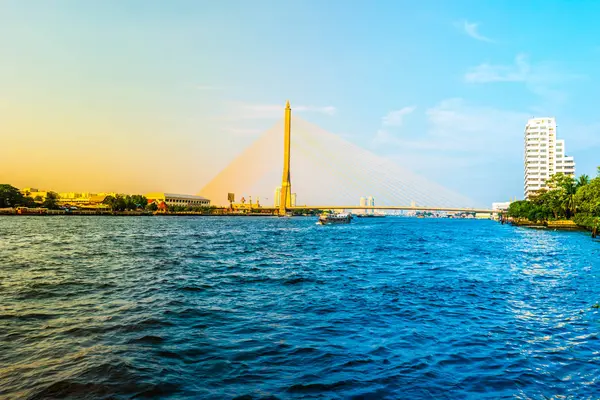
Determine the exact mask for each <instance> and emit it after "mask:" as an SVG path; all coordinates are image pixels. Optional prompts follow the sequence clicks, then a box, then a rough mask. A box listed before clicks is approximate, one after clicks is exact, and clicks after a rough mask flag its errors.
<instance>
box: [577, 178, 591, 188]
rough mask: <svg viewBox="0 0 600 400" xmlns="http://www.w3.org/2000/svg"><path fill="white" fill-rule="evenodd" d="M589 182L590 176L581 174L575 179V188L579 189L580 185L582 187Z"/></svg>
mask: <svg viewBox="0 0 600 400" xmlns="http://www.w3.org/2000/svg"><path fill="white" fill-rule="evenodd" d="M589 184H590V177H589V176H588V175H585V174H583V175H581V176H580V177H579V179H577V189H579V188H580V187H583V186H585V185H589Z"/></svg>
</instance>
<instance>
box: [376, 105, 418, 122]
mask: <svg viewBox="0 0 600 400" xmlns="http://www.w3.org/2000/svg"><path fill="white" fill-rule="evenodd" d="M415 109H416V107H414V106H411V107H404V108H401V109H400V110H396V111H390V112H389V113H387V115H386V116H385V117H383V119H382V121H381V124H382V125H383V126H401V125H402V121H403V119H404V116H406V115H408V114H410V113H412V112H413V111H415Z"/></svg>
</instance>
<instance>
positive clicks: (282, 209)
mask: <svg viewBox="0 0 600 400" xmlns="http://www.w3.org/2000/svg"><path fill="white" fill-rule="evenodd" d="M291 136H292V109H291V108H290V102H289V101H288V102H287V103H286V105H285V122H284V127H283V176H282V178H281V194H280V196H281V197H280V200H279V215H285V213H286V211H287V209H288V208H289V207H291V206H292V182H291V179H290V141H291Z"/></svg>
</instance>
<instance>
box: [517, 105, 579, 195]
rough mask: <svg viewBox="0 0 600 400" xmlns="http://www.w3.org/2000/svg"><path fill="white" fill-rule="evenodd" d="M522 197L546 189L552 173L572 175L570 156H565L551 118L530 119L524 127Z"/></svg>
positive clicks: (563, 146) (571, 158)
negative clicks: (523, 193)
mask: <svg viewBox="0 0 600 400" xmlns="http://www.w3.org/2000/svg"><path fill="white" fill-rule="evenodd" d="M524 161H525V182H524V192H525V198H526V199H527V198H529V196H530V195H531V194H532V193H533V192H535V191H537V190H540V189H542V188H545V187H546V181H547V180H548V179H549V178H550V177H551V176H552V175H554V174H556V173H559V172H562V173H563V174H565V175H572V176H574V175H575V161H574V160H573V157H567V156H566V155H565V141H564V140H558V138H557V136H556V120H555V119H554V118H548V117H544V118H533V119H530V120H529V121H527V126H525V160H524Z"/></svg>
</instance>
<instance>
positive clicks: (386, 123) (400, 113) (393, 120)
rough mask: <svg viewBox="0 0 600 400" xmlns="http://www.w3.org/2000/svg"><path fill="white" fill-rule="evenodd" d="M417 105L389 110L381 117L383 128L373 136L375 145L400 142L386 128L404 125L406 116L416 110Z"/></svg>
mask: <svg viewBox="0 0 600 400" xmlns="http://www.w3.org/2000/svg"><path fill="white" fill-rule="evenodd" d="M416 108H417V107H415V106H409V107H404V108H401V109H399V110H394V111H390V112H388V113H387V114H386V115H384V116H383V118H381V128H380V129H379V130H378V131H377V133H376V134H375V136H374V137H373V143H372V144H373V145H375V146H378V145H386V144H398V139H397V138H396V137H395V136H394V135H392V134H390V132H389V131H388V130H387V129H386V128H392V127H395V128H398V127H400V126H402V123H403V121H404V117H405V116H407V115H408V114H411V113H412V112H413V111H415V110H416Z"/></svg>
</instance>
